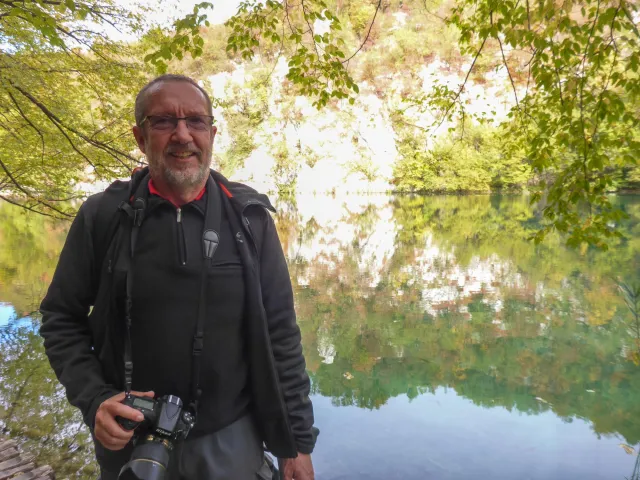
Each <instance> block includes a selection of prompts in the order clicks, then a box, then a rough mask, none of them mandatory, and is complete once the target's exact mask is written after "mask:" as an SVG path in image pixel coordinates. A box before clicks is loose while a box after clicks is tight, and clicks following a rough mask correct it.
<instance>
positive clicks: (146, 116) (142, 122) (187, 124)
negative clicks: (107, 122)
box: [140, 115, 216, 132]
mask: <svg viewBox="0 0 640 480" xmlns="http://www.w3.org/2000/svg"><path fill="white" fill-rule="evenodd" d="M154 117H155V118H171V119H172V120H173V122H174V126H173V129H167V130H162V129H157V128H153V126H152V125H151V122H149V128H151V129H152V130H156V131H159V132H175V130H176V128H178V122H179V121H180V120H184V122H185V124H186V127H187V129H188V130H189V131H190V132H193V131H195V132H206V131H207V129H204V130H194V129H191V128H189V123H188V122H187V119H188V118H194V117H205V118H209V119H210V121H211V123H210V124H208V126H210V127H211V126H213V124H214V122H215V121H216V119H215V117H214V116H213V115H188V116H186V117H174V116H173V115H145V117H144V118H143V119H142V121H141V122H140V126H142V125H144V122H146V121H147V120H150V119H152V118H154Z"/></svg>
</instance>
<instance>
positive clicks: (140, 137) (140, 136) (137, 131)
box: [132, 125, 147, 155]
mask: <svg viewBox="0 0 640 480" xmlns="http://www.w3.org/2000/svg"><path fill="white" fill-rule="evenodd" d="M132 130H133V136H134V137H135V138H136V142H137V143H138V148H139V149H140V151H141V152H142V153H144V154H145V155H146V154H147V152H146V141H145V138H144V130H143V129H142V127H139V126H137V125H134V126H133V128H132Z"/></svg>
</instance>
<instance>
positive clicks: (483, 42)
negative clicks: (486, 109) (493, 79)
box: [436, 35, 488, 130]
mask: <svg viewBox="0 0 640 480" xmlns="http://www.w3.org/2000/svg"><path fill="white" fill-rule="evenodd" d="M487 38H488V35H487V36H485V37H484V39H483V40H482V44H481V45H480V48H479V49H478V52H477V53H476V55H475V57H474V58H473V62H471V66H470V67H469V70H468V71H467V75H466V76H465V77H464V80H463V82H462V84H461V85H460V89H459V90H458V93H456V96H455V97H454V98H453V100H452V101H451V103H450V104H449V106H448V107H447V110H446V111H445V112H444V115H443V116H442V120H441V121H440V123H439V124H438V126H437V127H436V130H437V129H438V128H440V126H441V125H442V124H443V123H444V121H445V120H446V118H447V116H448V115H449V112H451V109H452V108H453V106H454V105H455V104H456V102H457V101H458V98H460V94H461V93H462V91H463V90H464V87H465V85H466V84H467V81H468V80H469V75H471V72H472V71H473V67H474V66H475V64H476V62H477V61H478V58H479V57H480V54H481V53H482V49H483V48H484V45H485V43H486V42H487Z"/></svg>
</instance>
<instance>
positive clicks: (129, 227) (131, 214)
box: [118, 177, 149, 396]
mask: <svg viewBox="0 0 640 480" xmlns="http://www.w3.org/2000/svg"><path fill="white" fill-rule="evenodd" d="M145 178H146V177H145ZM147 183H148V182H146V181H142V182H140V183H139V184H138V186H137V187H136V190H135V193H134V195H133V202H121V203H120V205H119V206H118V210H119V211H121V212H124V214H125V215H126V217H127V219H128V221H127V222H126V223H125V228H126V233H128V234H129V235H128V236H129V248H128V251H127V252H125V255H123V256H122V262H123V266H124V269H125V271H126V272H127V273H126V300H125V324H126V333H125V335H124V391H125V394H126V395H127V396H129V395H130V392H131V384H132V381H133V356H132V352H131V310H132V305H133V300H132V298H133V260H134V257H135V251H136V242H137V240H138V232H139V231H140V227H141V226H142V221H143V220H144V212H145V208H146V205H147V198H148V195H149V191H148V190H147V188H146V186H147ZM131 203H133V206H132V205H131ZM125 238H126V234H125ZM127 253H128V254H127Z"/></svg>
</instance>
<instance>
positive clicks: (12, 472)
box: [0, 463, 35, 480]
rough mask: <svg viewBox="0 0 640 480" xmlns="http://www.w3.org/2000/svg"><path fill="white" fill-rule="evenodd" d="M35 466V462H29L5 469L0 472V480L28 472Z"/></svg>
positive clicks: (6, 479)
mask: <svg viewBox="0 0 640 480" xmlns="http://www.w3.org/2000/svg"><path fill="white" fill-rule="evenodd" d="M34 468H35V464H33V463H27V464H25V465H20V466H19V467H16V468H14V469H11V470H5V471H4V472H0V480H8V479H9V478H11V477H12V476H13V475H15V474H17V473H22V472H28V471H29V470H33V469H34Z"/></svg>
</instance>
